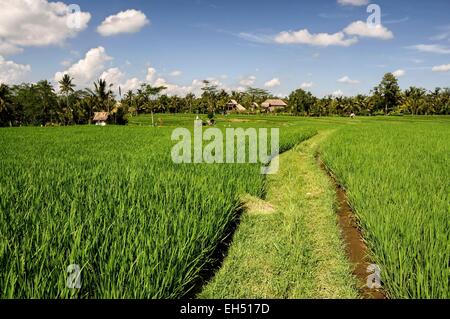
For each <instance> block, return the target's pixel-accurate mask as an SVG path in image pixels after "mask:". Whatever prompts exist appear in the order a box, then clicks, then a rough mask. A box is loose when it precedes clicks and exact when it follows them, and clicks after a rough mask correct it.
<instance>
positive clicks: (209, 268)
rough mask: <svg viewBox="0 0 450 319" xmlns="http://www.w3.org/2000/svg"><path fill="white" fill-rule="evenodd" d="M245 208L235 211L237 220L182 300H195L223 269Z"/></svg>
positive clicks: (232, 223)
mask: <svg viewBox="0 0 450 319" xmlns="http://www.w3.org/2000/svg"><path fill="white" fill-rule="evenodd" d="M264 197H265V195H264ZM245 210H246V209H245V206H244V204H243V203H241V204H240V206H239V208H238V209H237V210H236V211H235V218H234V219H233V221H232V222H231V223H230V224H229V225H228V228H227V230H226V232H225V237H224V239H223V240H222V241H221V242H220V243H219V244H218V245H217V247H216V249H215V251H214V253H213V254H212V255H211V256H210V257H209V260H210V261H209V263H208V264H207V265H206V266H205V267H204V268H203V270H202V271H201V272H200V276H199V279H198V280H197V282H196V283H194V287H193V288H192V289H191V290H190V291H189V292H188V293H187V294H186V295H185V296H184V297H182V299H195V298H196V297H197V295H198V294H199V293H200V292H202V290H203V288H204V287H205V286H206V285H207V284H208V282H210V281H211V280H212V279H213V278H214V276H215V275H216V273H217V271H219V269H220V268H221V267H222V264H223V262H224V260H225V258H226V257H227V255H228V250H229V248H230V246H231V244H232V242H233V237H234V234H235V232H236V230H237V229H238V227H239V225H240V223H241V217H242V214H243V213H244V212H245Z"/></svg>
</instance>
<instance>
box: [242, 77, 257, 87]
mask: <svg viewBox="0 0 450 319" xmlns="http://www.w3.org/2000/svg"><path fill="white" fill-rule="evenodd" d="M255 81H256V76H254V75H250V76H248V77H246V78H244V79H242V80H240V81H239V84H240V85H243V86H252V85H253V84H255Z"/></svg>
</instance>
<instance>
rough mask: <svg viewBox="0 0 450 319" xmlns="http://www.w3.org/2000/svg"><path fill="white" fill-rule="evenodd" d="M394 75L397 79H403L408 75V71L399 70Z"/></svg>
mask: <svg viewBox="0 0 450 319" xmlns="http://www.w3.org/2000/svg"><path fill="white" fill-rule="evenodd" d="M392 74H393V75H394V76H395V77H396V78H401V77H402V76H404V75H405V74H406V71H405V70H402V69H400V70H397V71H394V72H392Z"/></svg>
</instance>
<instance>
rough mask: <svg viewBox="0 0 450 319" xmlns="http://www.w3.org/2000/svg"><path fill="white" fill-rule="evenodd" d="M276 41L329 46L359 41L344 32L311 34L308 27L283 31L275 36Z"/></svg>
mask: <svg viewBox="0 0 450 319" xmlns="http://www.w3.org/2000/svg"><path fill="white" fill-rule="evenodd" d="M274 40H275V42H276V43H280V44H293V43H299V44H309V45H313V46H322V47H327V46H331V45H336V46H344V47H348V46H350V45H352V44H355V43H357V42H358V38H356V37H353V38H346V37H345V34H344V33H343V32H337V33H334V34H329V33H317V34H311V33H310V32H309V31H308V30H307V29H303V30H298V31H283V32H280V33H279V34H277V35H276V36H275V39H274Z"/></svg>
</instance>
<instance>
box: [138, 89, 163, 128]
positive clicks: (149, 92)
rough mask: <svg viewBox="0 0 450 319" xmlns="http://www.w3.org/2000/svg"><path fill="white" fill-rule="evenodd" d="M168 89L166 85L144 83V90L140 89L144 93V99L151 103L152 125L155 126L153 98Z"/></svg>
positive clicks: (148, 103)
mask: <svg viewBox="0 0 450 319" xmlns="http://www.w3.org/2000/svg"><path fill="white" fill-rule="evenodd" d="M165 89H167V87H165V86H151V85H150V84H143V85H142V90H141V91H140V92H141V94H143V97H144V100H145V102H146V103H147V105H150V110H151V113H152V126H155V119H154V116H153V113H154V112H153V111H154V110H153V105H151V104H152V98H153V97H155V96H157V95H159V94H160V93H161V92H162V91H164V90H165Z"/></svg>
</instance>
